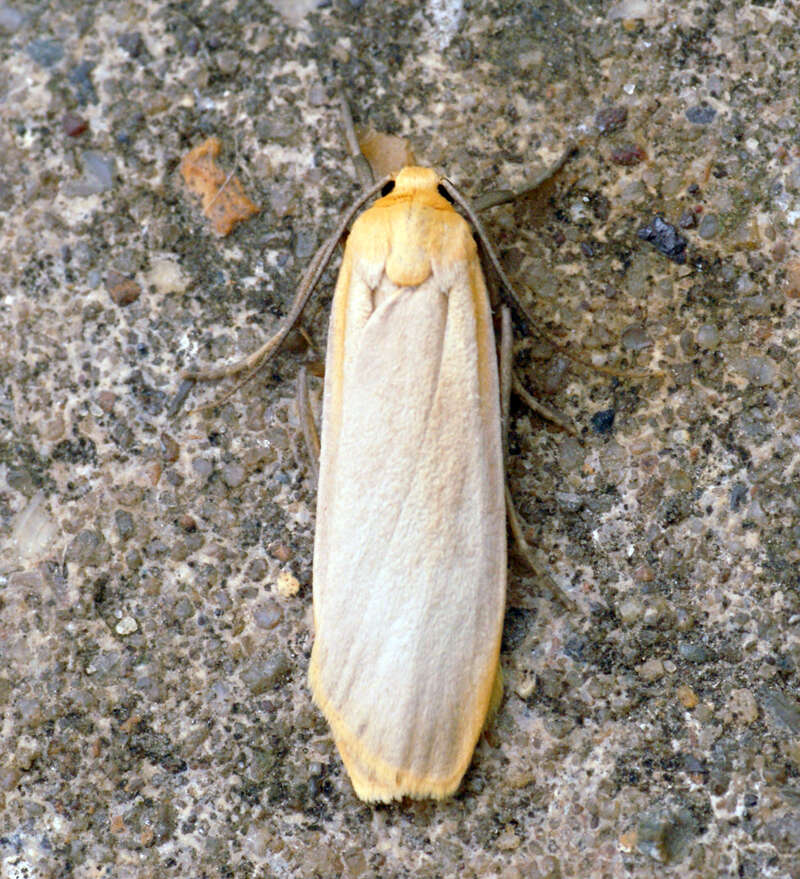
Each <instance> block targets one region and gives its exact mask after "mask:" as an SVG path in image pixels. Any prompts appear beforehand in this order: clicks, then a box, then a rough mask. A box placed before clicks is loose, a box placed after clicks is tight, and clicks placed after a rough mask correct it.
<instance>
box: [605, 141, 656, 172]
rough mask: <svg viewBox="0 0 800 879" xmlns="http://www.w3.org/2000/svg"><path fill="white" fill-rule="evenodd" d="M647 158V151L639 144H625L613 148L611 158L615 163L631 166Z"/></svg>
mask: <svg viewBox="0 0 800 879" xmlns="http://www.w3.org/2000/svg"><path fill="white" fill-rule="evenodd" d="M646 158H647V153H646V152H645V151H644V150H643V149H642V147H640V146H638V145H637V144H625V145H623V146H620V147H617V148H616V149H614V150H612V152H611V156H610V159H611V161H612V162H613V163H614V164H615V165H622V166H623V167H630V166H631V165H638V164H639V163H640V162H643V161H644V160H645V159H646Z"/></svg>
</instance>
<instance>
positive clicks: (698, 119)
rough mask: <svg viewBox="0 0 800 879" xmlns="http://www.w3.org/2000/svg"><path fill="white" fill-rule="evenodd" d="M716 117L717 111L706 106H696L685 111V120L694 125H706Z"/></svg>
mask: <svg viewBox="0 0 800 879" xmlns="http://www.w3.org/2000/svg"><path fill="white" fill-rule="evenodd" d="M716 115H717V111H716V110H715V109H714V108H713V107H709V106H708V104H698V105H697V106H695V107H689V109H688V110H687V111H686V118H687V119H688V120H689V121H690V122H691V123H692V124H694V125H708V123H709V122H711V121H713V119H714V117H715V116H716Z"/></svg>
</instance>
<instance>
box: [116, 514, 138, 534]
mask: <svg viewBox="0 0 800 879" xmlns="http://www.w3.org/2000/svg"><path fill="white" fill-rule="evenodd" d="M114 523H115V525H116V526H117V534H119V539H120V540H122V541H126V540H129V539H130V537H131V536H132V535H133V529H134V524H133V516H132V515H131V514H130V513H129V512H128V511H127V510H117V511H116V512H115V513H114Z"/></svg>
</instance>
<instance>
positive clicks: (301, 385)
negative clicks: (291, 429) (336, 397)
mask: <svg viewBox="0 0 800 879" xmlns="http://www.w3.org/2000/svg"><path fill="white" fill-rule="evenodd" d="M296 399H297V417H298V420H299V421H300V429H301V430H302V432H303V439H304V440H305V444H306V451H307V452H308V457H309V459H310V461H311V469H312V470H313V471H314V479H315V481H318V480H319V451H320V444H319V431H318V430H317V424H316V422H315V421H314V413H313V412H312V411H311V398H310V396H309V393H308V370H307V369H306V368H305V366H301V367H300V370H299V371H298V373H297V397H296Z"/></svg>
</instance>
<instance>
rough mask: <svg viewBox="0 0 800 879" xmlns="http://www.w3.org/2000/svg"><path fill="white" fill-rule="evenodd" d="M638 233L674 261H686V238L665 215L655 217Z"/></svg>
mask: <svg viewBox="0 0 800 879" xmlns="http://www.w3.org/2000/svg"><path fill="white" fill-rule="evenodd" d="M636 234H637V235H638V236H639V238H641V239H642V240H643V241H649V242H650V244H652V245H653V247H655V249H656V250H657V251H658V252H659V253H663V254H664V256H666V257H667V258H668V259H671V260H672V261H673V262H676V263H681V264H682V263H685V262H686V239H685V238H684V237H683V236H682V235H680V234H679V233H678V230H677V229H676V228H675V227H674V226H673V225H671V224H670V223H667V221H666V220H664V218H663V217H655V218H654V219H653V221H652V222H650V223H648V224H647V225H646V226H642V228H641V229H639V231H638V232H637V233H636Z"/></svg>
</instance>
